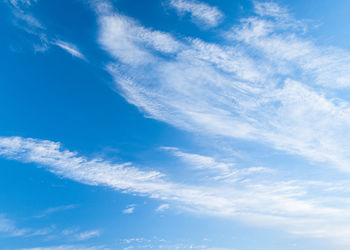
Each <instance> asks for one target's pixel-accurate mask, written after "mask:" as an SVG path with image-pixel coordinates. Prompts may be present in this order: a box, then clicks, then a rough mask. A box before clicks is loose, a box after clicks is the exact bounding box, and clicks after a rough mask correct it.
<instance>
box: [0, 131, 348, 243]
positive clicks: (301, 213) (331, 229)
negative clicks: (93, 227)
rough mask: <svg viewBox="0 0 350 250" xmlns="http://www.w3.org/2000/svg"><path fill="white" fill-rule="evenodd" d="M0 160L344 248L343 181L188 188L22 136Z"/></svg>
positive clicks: (4, 145) (2, 149) (7, 140)
mask: <svg viewBox="0 0 350 250" xmlns="http://www.w3.org/2000/svg"><path fill="white" fill-rule="evenodd" d="M0 156H2V157H5V158H8V159H14V160H18V161H22V162H28V163H36V164H38V165H41V166H44V167H45V168H46V169H47V170H48V171H50V172H52V173H55V174H57V175H59V176H63V177H65V178H70V179H73V180H75V181H78V182H81V183H85V184H89V185H103V186H108V187H110V188H113V189H116V190H121V191H123V192H128V193H134V194H139V195H142V196H148V197H150V198H154V199H159V200H162V201H167V202H171V204H174V205H175V206H176V207H178V208H182V209H184V210H186V211H189V212H193V213H196V214H209V215H215V216H221V217H226V218H229V219H234V220H240V221H242V222H245V223H248V224H253V225H258V226H259V225H263V226H269V227H274V228H276V227H277V228H280V229H283V230H285V231H287V232H290V233H294V234H299V235H304V236H310V237H317V238H329V239H333V240H335V241H337V242H344V243H346V244H350V242H349V241H348V237H347V235H348V233H349V232H348V230H349V228H350V217H349V214H348V210H349V209H350V207H349V204H350V200H349V199H348V198H347V197H348V194H349V192H350V190H349V189H348V188H346V187H347V186H348V183H347V182H346V181H338V182H337V183H336V184H335V183H331V182H330V183H327V182H311V181H307V182H306V181H297V180H289V181H276V180H273V179H266V176H263V177H262V178H261V179H260V180H257V179H254V181H253V180H251V179H249V178H247V179H245V180H244V181H241V182H234V183H229V184H221V185H218V183H217V182H213V183H212V185H210V184H208V185H191V184H184V183H177V182H173V181H170V180H169V178H170V177H166V176H164V175H163V174H161V173H160V172H157V171H144V170H140V169H138V168H136V167H134V166H132V164H131V163H127V164H113V163H111V162H110V161H105V160H103V159H91V160H88V159H87V158H86V157H83V156H79V155H78V154H77V153H74V152H70V151H69V150H66V149H61V146H60V144H59V143H55V142H51V141H47V140H38V139H25V138H22V137H1V138H0ZM310 190H313V191H315V190H317V193H319V194H322V195H321V196H310V193H309V191H310ZM335 190H342V194H341V195H340V194H339V193H335ZM339 195H340V196H339ZM129 208H130V207H128V208H127V209H129ZM131 208H134V206H132V207H131ZM93 232H94V233H91V234H90V233H87V234H86V235H93V236H96V231H93ZM335 232H336V233H335Z"/></svg>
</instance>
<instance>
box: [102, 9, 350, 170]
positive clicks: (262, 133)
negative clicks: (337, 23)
mask: <svg viewBox="0 0 350 250" xmlns="http://www.w3.org/2000/svg"><path fill="white" fill-rule="evenodd" d="M103 6H104V8H103V11H100V9H102V8H97V7H96V10H97V14H98V16H99V19H98V20H99V27H100V31H99V42H100V44H101V46H102V48H103V49H104V50H106V51H107V52H108V53H109V54H110V55H111V57H113V58H114V59H115V61H114V62H111V63H110V64H109V65H108V66H107V70H108V71H109V72H110V73H111V75H112V76H113V77H114V79H115V83H116V87H117V89H118V92H119V93H121V94H122V95H123V96H124V97H125V99H126V100H127V101H128V102H129V103H131V104H133V105H135V106H137V107H138V108H139V109H140V110H141V111H142V112H144V113H145V115H146V116H147V117H151V118H153V119H157V120H160V121H163V122H166V123H169V124H171V125H173V126H176V127H178V128H180V129H183V130H188V131H192V132H194V133H200V134H202V135H205V136H208V137H212V136H220V137H222V138H224V139H225V140H228V141H230V140H231V141H232V140H233V139H243V140H246V141H248V142H253V143H256V142H258V143H261V144H262V145H264V146H266V147H270V148H273V149H276V150H280V151H284V152H287V153H289V154H293V155H298V156H301V157H303V158H305V159H307V160H309V161H311V162H314V163H322V164H324V165H326V164H327V165H331V166H333V167H336V168H338V169H341V170H343V171H347V172H350V168H349V167H348V166H349V164H350V157H349V155H350V147H349V144H348V141H349V140H350V136H347V134H348V133H347V132H346V131H348V129H349V128H350V104H349V103H348V102H347V101H345V100H342V99H339V98H337V97H336V96H327V95H326V94H325V93H326V91H327V90H329V88H330V87H331V88H345V87H347V86H349V85H350V82H348V80H347V79H350V77H348V74H349V72H350V70H349V69H350V52H348V51H342V50H340V49H334V48H332V47H329V48H323V47H320V46H317V45H316V44H314V43H313V42H311V41H310V40H307V39H306V38H304V36H303V32H304V31H305V25H304V23H302V22H301V21H298V20H295V19H294V18H293V17H292V16H291V15H290V14H289V13H288V12H287V10H284V9H283V8H281V7H279V6H278V5H275V4H271V3H270V4H267V3H266V4H264V5H261V4H260V5H259V4H256V12H257V14H256V15H254V16H252V17H248V18H244V19H242V20H241V21H240V23H239V24H237V25H235V26H234V27H233V28H232V29H230V30H228V31H227V32H224V36H225V38H226V39H227V42H225V45H222V44H215V43H208V42H205V41H203V40H200V39H198V38H186V39H183V40H182V41H180V40H176V39H175V38H173V37H172V35H171V34H167V33H164V32H162V33H161V34H162V36H161V37H167V38H168V39H166V40H165V39H158V38H157V36H154V37H152V36H139V37H137V38H135V36H134V33H135V32H136V31H138V30H142V32H144V33H146V34H153V33H156V32H157V31H154V30H152V29H149V28H146V27H143V26H141V25H140V24H138V23H137V22H136V21H135V20H133V19H131V18H129V17H125V16H123V15H120V14H118V13H117V12H115V11H114V10H113V8H112V7H108V4H106V5H103ZM106 6H107V7H106ZM151 37H152V38H151ZM154 44H157V46H154ZM172 44H175V45H176V46H174V47H173V50H170V49H169V48H170V47H171V46H172ZM321 51H325V53H321ZM159 54H161V55H159ZM327 93H330V92H327Z"/></svg>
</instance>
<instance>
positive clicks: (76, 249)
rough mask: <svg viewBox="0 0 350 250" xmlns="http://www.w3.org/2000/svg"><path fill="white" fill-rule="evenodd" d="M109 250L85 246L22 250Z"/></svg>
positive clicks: (107, 249) (25, 249) (24, 249)
mask: <svg viewBox="0 0 350 250" xmlns="http://www.w3.org/2000/svg"><path fill="white" fill-rule="evenodd" d="M101 249H104V250H109V249H110V248H108V247H104V246H84V245H60V246H45V247H34V248H22V249H21V250H101Z"/></svg>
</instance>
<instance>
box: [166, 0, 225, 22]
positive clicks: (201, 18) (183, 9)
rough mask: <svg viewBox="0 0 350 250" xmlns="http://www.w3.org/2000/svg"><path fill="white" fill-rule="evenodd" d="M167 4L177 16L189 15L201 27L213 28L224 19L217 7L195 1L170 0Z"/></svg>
mask: <svg viewBox="0 0 350 250" xmlns="http://www.w3.org/2000/svg"><path fill="white" fill-rule="evenodd" d="M169 3H170V6H171V7H173V8H175V9H176V11H177V12H178V13H179V14H181V15H183V14H185V13H189V14H190V15H191V17H192V19H193V20H194V21H195V22H197V23H198V24H199V25H201V26H203V25H204V26H208V27H215V26H217V25H218V24H219V23H220V22H221V21H222V19H223V18H224V14H223V13H222V12H221V11H220V10H219V9H218V8H217V7H213V6H210V5H208V4H206V3H203V2H199V1H196V0H170V2H169Z"/></svg>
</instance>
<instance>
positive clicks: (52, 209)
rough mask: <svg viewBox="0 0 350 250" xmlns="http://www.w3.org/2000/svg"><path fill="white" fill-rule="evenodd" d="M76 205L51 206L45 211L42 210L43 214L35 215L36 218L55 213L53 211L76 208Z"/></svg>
mask: <svg viewBox="0 0 350 250" xmlns="http://www.w3.org/2000/svg"><path fill="white" fill-rule="evenodd" d="M75 207H76V205H64V206H58V207H50V208H48V209H46V210H45V211H44V212H42V213H41V214H39V215H36V216H34V218H42V217H46V216H48V215H50V214H53V213H57V212H61V211H66V210H70V209H74V208H75Z"/></svg>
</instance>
